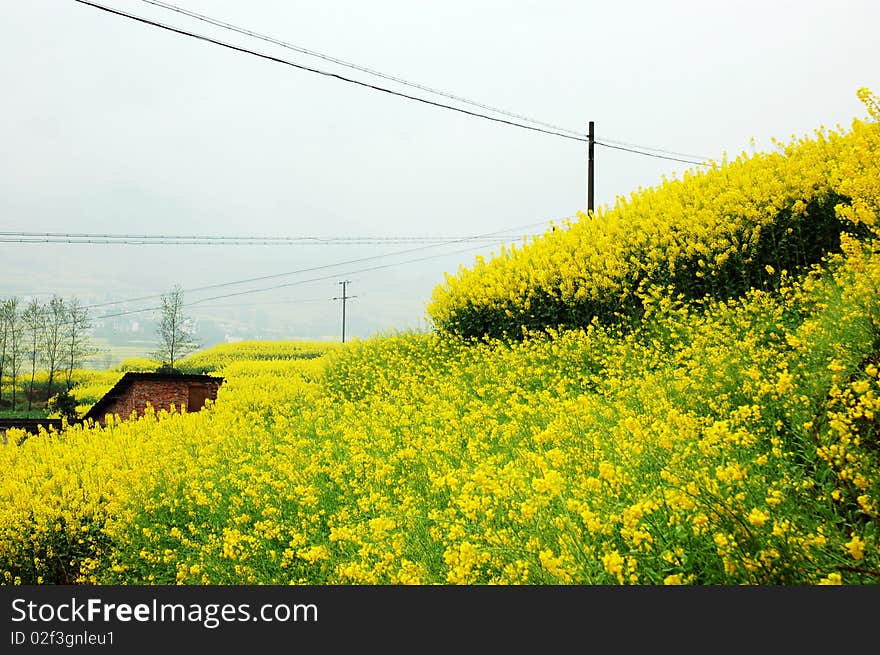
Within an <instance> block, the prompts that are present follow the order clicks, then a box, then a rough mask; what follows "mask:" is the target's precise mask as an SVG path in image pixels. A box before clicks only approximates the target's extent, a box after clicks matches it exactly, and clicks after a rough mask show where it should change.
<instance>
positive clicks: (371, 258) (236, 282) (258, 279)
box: [84, 217, 573, 309]
mask: <svg viewBox="0 0 880 655" xmlns="http://www.w3.org/2000/svg"><path fill="white" fill-rule="evenodd" d="M572 218H573V217H567V218H564V219H562V220H563V221H566V220H570V219H572ZM546 224H547V222H546V221H541V222H539V223H531V224H529V225H521V226H518V227H513V228H506V229H503V230H497V231H495V232H488V233H485V234H480V235H475V237H464V238H462V239H457V240H453V241H448V242H445V243H440V244H431V245H426V246H419V247H417V248H407V249H406V250H398V251H395V252H390V253H384V254H381V255H371V256H369V257H358V258H357V259H349V260H347V261H343V262H336V263H333V264H322V265H319V266H312V267H309V268H301V269H298V270H295V271H287V272H285V273H273V274H271V275H261V276H258V277H252V278H245V279H242V280H232V281H230V282H220V283H217V284H209V285H206V286H202V287H194V288H192V289H184V293H198V292H200V291H209V290H211V289H220V288H223V287H230V286H237V285H239V284H249V283H251V282H262V281H264V280H272V279H277V278H280V277H289V276H291V275H298V274H300V273H313V272H315V271H321V270H326V269H329V268H336V267H339V266H349V265H351V264H360V263H363V262H368V261H375V260H377V259H384V258H386V257H396V256H398V255H408V254H410V253H414V252H420V251H423V250H428V249H431V248H437V247H440V246H447V245H455V244H457V243H463V242H468V241H470V240H471V239H474V238H479V237H487V236H494V235H498V234H504V233H505V232H515V231H519V230H525V229H529V228H533V227H537V226H538V225H546ZM517 240H519V239H517ZM481 247H483V246H481ZM161 297H162V295H161V294H153V295H150V296H140V297H138V298H129V299H127V300H114V301H110V302H105V303H96V304H92V305H86V306H85V307H84V308H85V309H93V308H96V307H108V306H110V305H121V304H125V303H129V302H140V301H142V300H153V299H156V298H161Z"/></svg>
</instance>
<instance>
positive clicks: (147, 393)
mask: <svg viewBox="0 0 880 655" xmlns="http://www.w3.org/2000/svg"><path fill="white" fill-rule="evenodd" d="M218 387H219V385H218V384H217V383H216V382H188V381H186V380H136V381H135V382H134V383H132V385H131V386H130V387H129V388H128V389H127V390H126V392H125V393H124V394H123V395H122V396H121V397H120V398H118V399H117V400H116V401H115V402H114V403H112V404H111V405H109V406H108V407H107V408H106V409H105V411H104V413H105V415H106V414H117V415H118V416H119V418H121V419H127V418H129V417H130V416H131V414H132V412H137V414H138V416H140V415H142V414H143V413H144V410H145V409H146V407H147V405H148V404H149V405H152V407H153V408H154V409H155V410H156V411H159V410H160V409H170V408H171V406H172V405H174V407H175V409H177V410H180V409H181V408H183V407H187V405H188V403H189V398H190V388H194V389H198V390H202V392H201V393H196V394H195V395H196V396H200V397H201V398H204V397H207V398H210V399H211V400H216V399H217V389H218ZM199 409H201V406H198V407H194V408H190V407H187V410H188V411H198V410H199Z"/></svg>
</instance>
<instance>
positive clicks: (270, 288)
mask: <svg viewBox="0 0 880 655" xmlns="http://www.w3.org/2000/svg"><path fill="white" fill-rule="evenodd" d="M482 247H483V246H472V247H470V248H463V249H461V250H455V251H453V252H445V253H440V254H436V255H428V256H426V257H416V258H413V259H407V260H405V261H402V262H394V263H391V264H381V265H379V266H370V267H368V268H361V269H358V270H354V271H347V272H345V273H333V274H330V275H324V276H321V277H314V278H310V279H308V280H297V281H295V282H286V283H284V284H276V285H272V286H268V287H260V288H259V289H246V290H244V291H236V292H234V293H226V294H221V295H219V296H212V297H210V298H202V299H200V300H195V301H192V302H187V303H186V307H194V306H195V305H201V304H204V303H209V302H212V301H214V300H225V299H226V298H237V297H239V296H246V295H250V294H253V293H264V292H266V291H275V290H277V289H286V288H289V287H295V286H300V285H303V284H310V283H312V282H323V281H325V280H330V279H335V278H337V277H340V276H349V275H357V274H359V273H369V272H372V271H378V270H383V269H387V268H392V267H394V266H401V265H403V264H413V263H416V262H423V261H428V260H430V259H437V258H438V257H447V256H449V255H458V254H461V253H465V252H473V251H474V250H478V249H480V248H482ZM131 302H133V301H131ZM309 302H311V301H309ZM91 307H94V305H92V306H91ZM161 309H162V307H161V305H157V306H154V307H143V308H140V309H130V310H126V311H121V312H116V313H113V314H104V315H103V316H95V317H94V320H99V321H100V320H103V319H107V318H116V317H118V316H130V315H132V314H142V313H144V312H151V311H158V310H161Z"/></svg>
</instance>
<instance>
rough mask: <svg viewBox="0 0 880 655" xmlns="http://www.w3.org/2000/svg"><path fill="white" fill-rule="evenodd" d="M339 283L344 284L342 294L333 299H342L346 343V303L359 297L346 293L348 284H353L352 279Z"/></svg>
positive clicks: (343, 336)
mask: <svg viewBox="0 0 880 655" xmlns="http://www.w3.org/2000/svg"><path fill="white" fill-rule="evenodd" d="M339 284H341V285H342V295H341V296H337V297H336V298H334V299H333V300H341V301H342V343H345V303H346V302H347V301H349V300H351V299H352V298H357V296H348V295H346V293H345V289H346V286H348V285H349V284H351V280H343V281H342V282H340V283H339Z"/></svg>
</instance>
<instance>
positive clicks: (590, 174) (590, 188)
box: [587, 121, 596, 216]
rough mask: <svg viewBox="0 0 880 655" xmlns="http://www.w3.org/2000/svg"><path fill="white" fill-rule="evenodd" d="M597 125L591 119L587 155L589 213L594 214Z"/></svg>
mask: <svg viewBox="0 0 880 655" xmlns="http://www.w3.org/2000/svg"><path fill="white" fill-rule="evenodd" d="M595 129H596V125H595V123H594V122H593V121H590V130H589V132H587V143H588V144H589V154H588V155H587V214H589V215H591V216H592V214H593V146H594V145H595V144H596V132H595Z"/></svg>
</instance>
